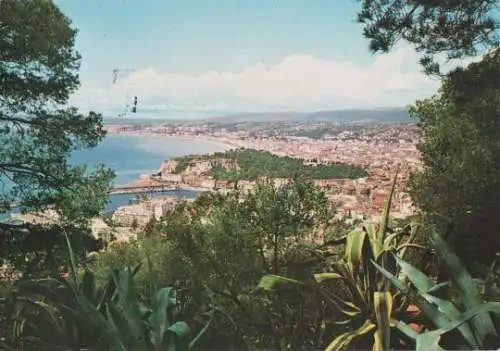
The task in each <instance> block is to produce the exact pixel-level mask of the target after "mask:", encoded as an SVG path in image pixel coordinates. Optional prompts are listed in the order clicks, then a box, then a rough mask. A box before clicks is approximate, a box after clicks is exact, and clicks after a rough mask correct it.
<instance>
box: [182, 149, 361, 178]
mask: <svg viewBox="0 0 500 351" xmlns="http://www.w3.org/2000/svg"><path fill="white" fill-rule="evenodd" d="M222 158H223V159H228V160H232V161H234V162H233V163H232V165H231V166H230V165H226V166H222V165H219V164H217V163H213V164H212V166H211V170H210V171H209V174H210V175H211V176H212V177H213V178H214V179H219V180H229V181H234V180H243V179H245V180H255V179H258V178H260V177H268V178H293V177H295V176H306V177H310V178H311V179H332V178H361V177H366V176H367V173H366V171H365V170H364V169H363V168H361V167H360V166H355V165H348V164H341V163H336V164H328V165H314V166H313V165H307V164H305V163H304V161H302V160H300V159H296V158H292V157H282V156H277V155H273V154H271V153H269V152H267V151H260V150H253V149H237V150H229V151H226V152H223V153H222V152H219V153H214V154H212V155H202V156H192V155H190V156H186V157H180V158H177V161H179V164H178V165H177V168H176V169H175V173H181V172H183V171H185V170H186V169H187V167H188V166H189V164H190V163H191V162H195V161H204V160H212V161H214V160H217V159H222Z"/></svg>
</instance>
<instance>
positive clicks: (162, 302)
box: [151, 287, 172, 349]
mask: <svg viewBox="0 0 500 351" xmlns="http://www.w3.org/2000/svg"><path fill="white" fill-rule="evenodd" d="M171 295H172V288H171V287H167V288H162V289H160V290H159V291H158V292H157V293H156V296H155V297H154V298H153V299H154V303H152V306H153V307H152V312H153V314H152V316H151V324H152V325H151V328H152V331H153V338H154V341H155V347H156V348H157V349H161V348H162V345H163V343H164V339H165V333H166V331H167V329H168V327H169V326H170V321H169V320H168V313H167V311H168V308H169V304H170V297H171Z"/></svg>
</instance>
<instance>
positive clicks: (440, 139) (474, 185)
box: [410, 52, 500, 261]
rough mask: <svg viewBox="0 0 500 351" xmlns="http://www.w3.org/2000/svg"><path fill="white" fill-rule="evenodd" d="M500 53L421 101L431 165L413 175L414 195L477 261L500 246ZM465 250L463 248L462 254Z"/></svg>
mask: <svg viewBox="0 0 500 351" xmlns="http://www.w3.org/2000/svg"><path fill="white" fill-rule="evenodd" d="M499 65H500V53H499V52H493V53H491V54H488V55H486V56H485V58H484V59H483V60H482V61H481V62H478V63H473V64H471V65H469V67H468V68H466V69H463V68H460V69H457V70H455V71H453V72H452V73H450V75H449V76H448V77H447V78H446V79H445V80H444V81H443V86H442V88H441V89H440V91H439V92H438V93H437V94H436V95H435V96H434V97H432V98H429V99H425V100H421V101H417V102H416V104H415V106H414V107H413V108H412V109H411V113H412V114H413V115H415V116H416V117H418V118H419V119H420V123H419V126H420V128H421V130H422V132H423V133H422V136H423V139H422V141H421V142H420V144H419V149H420V151H421V154H422V159H423V161H424V163H425V165H426V168H425V170H424V171H423V172H422V173H416V174H413V175H412V178H411V181H410V186H411V189H412V192H411V193H412V197H413V199H414V200H415V201H416V202H417V204H418V205H419V207H421V208H422V209H424V210H425V211H426V212H427V213H429V214H430V215H431V216H433V217H434V220H433V222H434V223H435V224H438V225H439V226H441V227H442V229H443V230H446V231H447V233H448V235H449V238H450V240H453V241H454V243H455V244H456V245H457V246H458V247H459V248H461V249H462V251H467V252H468V253H469V254H471V255H473V256H472V257H473V258H474V259H476V260H480V261H482V260H483V259H484V260H486V261H488V260H490V259H492V255H494V253H495V252H496V251H497V250H498V249H499V248H500V241H499V240H498V238H497V236H496V235H492V233H491V231H492V230H494V228H497V227H498V225H499V224H500V222H499V219H498V211H499V210H500V204H499V203H498V196H500V176H499V174H500V146H499V143H498V141H499V140H500V119H499V115H500V84H499V78H500V71H499V69H498V67H499ZM461 253H464V252H461Z"/></svg>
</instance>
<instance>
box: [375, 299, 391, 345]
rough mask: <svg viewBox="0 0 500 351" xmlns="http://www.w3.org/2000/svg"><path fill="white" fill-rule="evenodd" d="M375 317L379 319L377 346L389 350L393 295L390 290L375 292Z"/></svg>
mask: <svg viewBox="0 0 500 351" xmlns="http://www.w3.org/2000/svg"><path fill="white" fill-rule="evenodd" d="M373 306H374V310H375V317H376V319H377V331H376V334H377V342H376V345H377V348H376V350H380V351H384V350H389V349H390V346H391V314H392V295H391V293H390V292H375V293H374V298H373Z"/></svg>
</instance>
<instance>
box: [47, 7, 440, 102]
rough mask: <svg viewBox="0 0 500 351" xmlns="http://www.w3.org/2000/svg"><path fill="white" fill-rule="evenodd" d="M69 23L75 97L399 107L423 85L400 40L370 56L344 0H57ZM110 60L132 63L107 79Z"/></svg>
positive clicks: (429, 86) (428, 85)
mask: <svg viewBox="0 0 500 351" xmlns="http://www.w3.org/2000/svg"><path fill="white" fill-rule="evenodd" d="M56 3H57V4H58V5H59V7H60V8H61V10H62V11H63V12H64V13H65V14H66V15H67V16H68V17H69V18H71V19H72V21H73V23H74V25H75V26H76V27H77V28H79V35H78V39H77V49H78V50H79V51H80V53H81V54H82V56H83V61H82V69H81V80H82V87H81V89H80V91H79V92H78V93H77V94H76V96H75V97H74V99H73V101H74V102H75V103H76V104H78V105H80V106H81V107H82V108H87V107H88V108H95V109H103V110H108V109H110V110H113V109H117V108H120V107H121V106H122V105H124V102H123V101H124V100H129V96H131V95H138V96H139V98H140V102H141V106H142V107H144V108H146V107H148V108H152V109H157V110H190V109H194V110H197V109H198V110H207V111H208V110H210V111H212V110H221V111H222V110H228V111H229V110H231V111H232V110H242V111H243V110H245V111H246V110H261V111H264V110H321V109H335V108H346V107H368V108H369V107H383V106H403V105H406V104H408V103H410V102H411V101H413V100H414V99H415V98H418V97H422V96H426V95H429V94H430V93H431V92H432V91H433V90H434V89H435V83H434V82H430V81H429V80H428V79H426V78H425V77H423V76H422V75H421V73H420V68H419V67H418V66H417V64H416V59H417V58H416V55H415V54H414V53H413V52H412V50H410V49H409V48H406V47H400V48H397V49H396V50H395V51H394V52H393V53H391V54H388V55H383V56H373V55H371V54H370V53H369V52H368V42H367V41H366V40H365V39H364V38H362V35H361V29H362V28H361V26H360V25H359V24H357V23H356V22H355V18H356V12H357V9H358V8H359V6H360V5H359V3H357V2H356V1H354V0H252V1H250V0H211V1H208V0H176V1H174V0H142V1H139V0H105V1H104V0H87V1H81V0H57V1H56ZM113 68H131V69H135V70H136V71H135V72H134V73H133V74H130V75H128V76H126V77H124V79H121V80H120V81H119V82H118V83H117V84H115V85H112V84H111V72H112V70H113Z"/></svg>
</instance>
